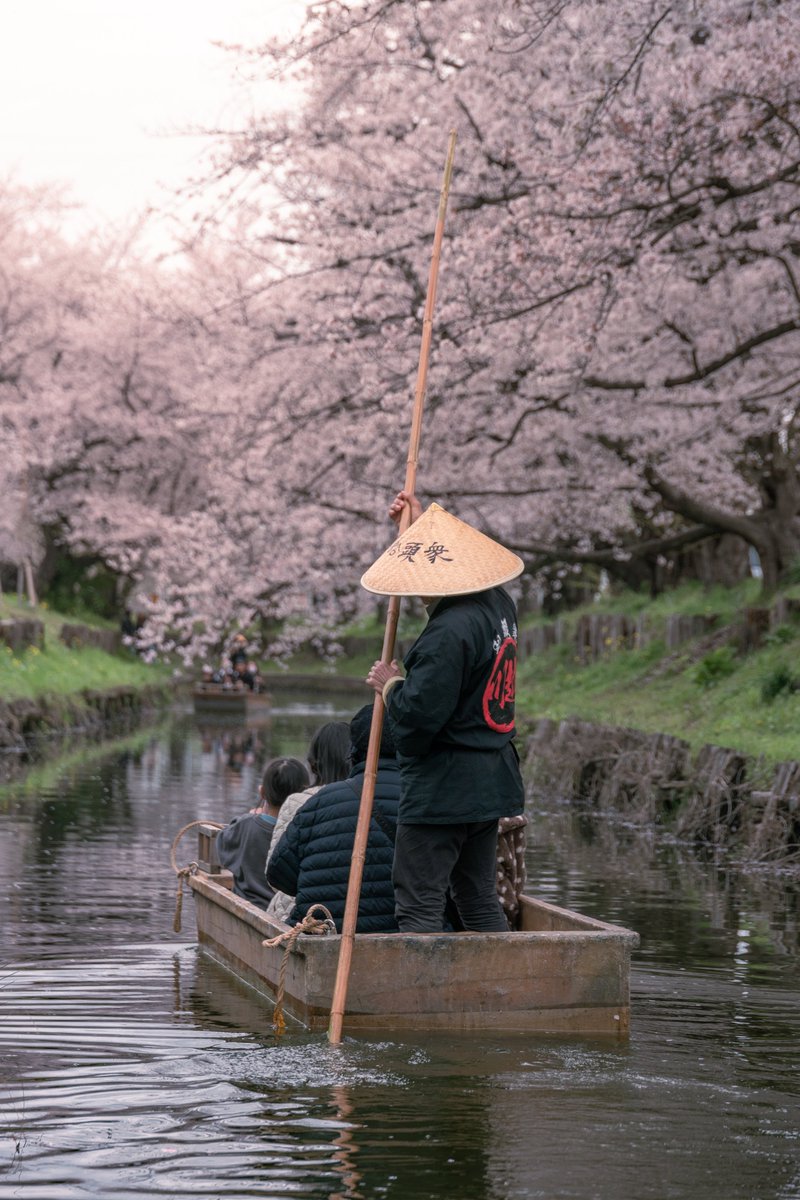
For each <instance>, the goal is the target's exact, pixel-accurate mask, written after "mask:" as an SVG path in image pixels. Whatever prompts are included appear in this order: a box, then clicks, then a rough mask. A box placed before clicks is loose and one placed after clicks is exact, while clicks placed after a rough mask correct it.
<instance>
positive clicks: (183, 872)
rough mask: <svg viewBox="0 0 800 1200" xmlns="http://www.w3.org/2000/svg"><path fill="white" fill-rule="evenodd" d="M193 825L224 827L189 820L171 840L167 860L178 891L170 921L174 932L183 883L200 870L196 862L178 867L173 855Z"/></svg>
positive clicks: (178, 924)
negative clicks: (172, 918)
mask: <svg viewBox="0 0 800 1200" xmlns="http://www.w3.org/2000/svg"><path fill="white" fill-rule="evenodd" d="M195 825H213V826H214V828H215V829H224V828H225V826H224V825H221V824H220V823H219V821H190V822H189V824H188V825H184V827H183V829H179V830H178V832H177V833H176V834H175V837H174V838H173V841H172V848H171V850H170V852H169V861H170V863H171V864H172V869H173V871H174V872H175V874H176V875H177V876H178V892H177V895H176V897H175V918H174V920H173V922H172V928H173V930H174V932H175V933H180V931H181V917H182V915H183V885H184V883H185V881H186V880H187V879H188V878H189V876H190V875H196V874H197V872H198V871H199V870H200V867H199V865H198V863H197V862H190V863H189V864H188V866H185V867H179V866H178V860H177V859H176V857H175V851H176V850H177V848H178V842H179V841H180V840H181V838H182V837H183V835H184V834H185V833H186V832H187V830H189V829H194V827H195Z"/></svg>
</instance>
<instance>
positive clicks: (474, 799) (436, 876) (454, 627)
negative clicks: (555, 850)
mask: <svg viewBox="0 0 800 1200" xmlns="http://www.w3.org/2000/svg"><path fill="white" fill-rule="evenodd" d="M406 505H409V507H410V510H411V519H412V524H411V525H410V526H409V528H408V529H407V530H406V531H405V533H403V534H401V535H400V536H399V537H398V538H397V539H396V540H395V542H394V543H393V544H392V545H391V546H390V547H389V548H388V550H386V551H385V552H384V553H383V554H382V555H381V557H380V558H379V559H378V560H377V561H376V562H375V563H374V564H373V565H372V567H370V569H369V570H368V571H367V572H366V573H365V574H364V576H363V578H362V580H361V582H362V585H363V586H364V587H365V588H366V589H367V590H368V591H372V592H376V593H378V594H379V595H389V596H391V595H398V596H420V597H421V598H422V600H423V603H424V604H425V606H426V608H427V610H428V624H427V626H426V627H425V629H424V630H423V632H422V633H421V634H420V636H419V637H418V638H417V640H416V642H415V643H414V645H413V646H412V647H411V649H410V650H409V652H408V654H407V655H406V657H405V660H404V665H405V670H406V674H405V677H404V676H403V674H402V673H401V671H400V669H399V667H398V664H397V663H396V662H392V663H391V664H387V663H383V662H376V663H374V664H373V666H372V667H371V669H370V671H369V674H368V675H367V683H368V684H369V685H370V686H371V687H373V688H374V689H375V691H376V692H377V693H378V694H379V695H381V696H382V697H383V701H384V704H385V706H386V722H387V724H388V725H389V727H390V729H391V731H392V735H393V738H394V742H395V745H396V746H397V751H398V757H399V763H400V770H401V774H402V780H403V787H402V796H401V800H400V810H399V815H398V828H397V843H396V848H395V860H394V872H393V878H394V886H395V896H396V902H397V922H398V925H399V927H400V929H401V930H402V931H403V932H409V933H411V932H414V933H435V932H440V931H442V930H443V929H444V928H446V917H445V906H446V903H447V895H448V891H449V892H450V895H451V897H452V899H453V901H454V903H455V905H456V908H457V909H458V914H459V916H460V919H461V922H462V924H463V926H464V927H465V929H468V930H478V931H491V932H501V931H507V930H508V921H507V920H506V917H505V915H504V912H503V909H502V907H501V905H500V902H499V900H498V895H497V887H496V870H497V835H498V822H499V820H500V819H501V818H503V817H515V816H518V815H519V814H521V813H522V810H523V807H524V800H525V794H524V788H523V783H522V776H521V773H520V769H519V756H518V754H517V751H516V748H515V746H514V741H513V739H514V734H515V725H514V698H515V677H516V655H517V614H516V608H515V606H514V603H513V601H512V599H511V597H510V596H509V595H508V593H507V592H506V591H505V590H504V589H503V587H502V586H501V585H502V584H503V583H506V582H508V581H509V580H511V579H514V578H515V577H516V576H517V575H519V574H520V573H521V572H522V570H523V563H522V560H521V559H520V558H518V557H517V555H516V554H512V553H511V551H509V550H506V549H505V548H504V547H503V546H500V545H499V544H498V543H497V542H495V541H492V539H490V538H487V537H485V536H484V534H482V533H479V532H478V530H476V529H473V528H472V527H471V526H470V525H467V524H465V523H464V522H463V521H459V520H458V519H457V518H456V517H453V516H452V515H451V514H450V513H448V512H446V511H445V510H444V509H443V508H440V507H439V505H438V504H433V505H431V506H430V508H428V509H427V511H426V512H425V513H424V514H423V513H422V509H421V506H420V504H419V501H418V500H417V498H416V496H414V495H412V494H409V493H406V492H400V493H398V495H397V496H396V497H395V499H394V500H393V502H392V504H391V507H390V509H389V515H390V517H391V518H392V520H393V521H395V522H396V523H398V524H399V522H400V517H401V514H402V512H403V509H404V507H405V506H406Z"/></svg>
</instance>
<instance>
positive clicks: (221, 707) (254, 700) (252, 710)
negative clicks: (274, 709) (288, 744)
mask: <svg viewBox="0 0 800 1200" xmlns="http://www.w3.org/2000/svg"><path fill="white" fill-rule="evenodd" d="M192 700H193V702H194V711H195V712H196V713H204V714H206V713H213V714H215V715H216V716H231V717H244V716H252V715H254V714H262V713H263V714H266V713H267V712H268V711H269V709H270V706H271V703H272V699H271V697H270V695H269V693H268V692H251V691H250V689H249V688H242V689H241V690H240V691H237V690H235V689H234V688H224V687H223V686H222V685H221V684H219V683H196V684H195V685H194V688H193V689H192Z"/></svg>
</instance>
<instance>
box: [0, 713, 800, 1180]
mask: <svg viewBox="0 0 800 1200" xmlns="http://www.w3.org/2000/svg"><path fill="white" fill-rule="evenodd" d="M334 711H335V710H334V708H333V707H332V706H328V707H327V708H325V707H320V708H319V709H318V710H302V709H294V710H275V711H274V712H273V714H272V717H271V720H270V723H269V724H267V725H263V726H261V727H258V728H252V729H249V730H246V729H243V728H237V727H235V726H229V727H227V728H226V727H200V726H198V725H197V724H196V723H195V721H194V718H193V717H191V716H188V715H187V716H184V717H182V718H180V719H178V720H176V722H175V723H174V724H172V725H171V726H170V727H168V728H164V729H161V730H158V731H156V732H153V733H151V734H146V735H143V737H141V738H140V739H139V740H138V741H137V742H136V744H134V745H132V746H131V745H128V746H122V747H119V746H118V747H116V748H113V749H109V750H105V751H103V750H101V749H98V748H95V749H94V750H93V751H92V752H91V754H89V753H88V752H87V753H85V754H83V755H82V756H78V757H76V758H74V759H72V760H70V761H69V762H68V763H66V764H64V765H63V767H62V768H61V769H59V770H56V769H50V770H49V771H47V772H38V773H37V774H36V775H34V776H32V777H31V778H30V779H29V780H28V781H27V782H26V781H22V782H21V783H20V784H18V785H15V787H14V788H12V789H5V790H4V791H3V792H0V936H1V937H2V951H1V958H0V1058H1V1059H2V1071H0V1200H8V1198H11V1197H14V1198H19V1200H68V1198H69V1200H71V1198H73V1197H102V1198H103V1200H145V1198H146V1200H150V1198H155V1197H167V1196H169V1197H176V1198H177V1200H203V1198H206V1197H214V1198H223V1197H224V1200H239V1198H244V1197H305V1198H308V1200H321V1198H323V1197H324V1198H330V1197H347V1198H352V1200H358V1198H359V1197H382V1198H383V1197H387V1198H392V1197H395V1198H403V1200H405V1198H409V1200H410V1198H411V1197H419V1198H421V1200H424V1198H426V1197H430V1198H436V1200H451V1198H452V1200H456V1198H458V1200H472V1198H475V1200H483V1198H486V1200H510V1198H512V1197H530V1198H534V1197H536V1198H542V1200H550V1198H554V1197H565V1198H566V1197H569V1198H575V1200H591V1198H595V1197H596V1198H598V1200H606V1198H609V1200H646V1198H649V1197H653V1198H657V1200H668V1198H672V1197H681V1198H695V1197H697V1198H703V1200H716V1198H719V1200H745V1198H748V1200H798V1198H800V956H799V949H800V945H799V944H800V927H799V922H798V917H799V913H800V903H799V902H798V892H797V889H796V888H794V889H793V888H792V887H790V886H789V885H788V884H786V883H781V882H780V881H775V880H773V881H769V880H768V879H766V878H758V877H745V876H742V875H737V874H736V873H734V872H730V871H726V870H725V869H723V868H721V867H719V866H717V867H714V866H708V865H700V864H698V863H697V862H696V861H695V860H694V859H693V858H692V857H691V855H689V854H688V853H687V852H686V851H685V850H684V849H683V848H681V847H679V846H674V845H673V846H670V845H656V844H654V843H653V842H652V841H650V840H649V839H647V838H643V837H642V836H641V835H640V834H637V833H636V832H635V831H632V830H627V829H625V828H624V827H618V828H613V827H611V826H610V825H609V824H608V823H603V822H597V821H589V820H587V819H585V818H579V817H576V816H574V815H571V814H570V813H568V812H565V811H564V810H561V809H559V808H558V807H557V806H556V807H553V808H551V809H549V810H545V809H543V808H542V806H539V809H538V811H535V812H534V814H533V819H532V828H531V845H530V848H529V856H528V861H529V874H530V890H532V891H534V892H536V893H537V894H538V895H540V896H542V897H544V898H545V899H548V900H552V901H554V902H556V903H559V904H566V905H568V906H570V907H574V908H579V909H582V910H584V911H585V912H587V913H590V914H592V915H595V916H598V917H601V918H603V919H606V920H611V921H615V922H619V923H622V924H624V925H628V926H631V927H633V928H635V929H637V930H638V931H639V932H640V934H641V938H642V944H641V949H640V950H639V951H638V952H637V954H636V955H635V963H634V971H633V979H632V990H633V1020H632V1032H631V1037H630V1040H629V1041H628V1042H626V1043H623V1044H616V1043H614V1042H610V1041H602V1040H594V1041H593V1040H586V1039H576V1038H563V1037H551V1038H546V1037H536V1036H530V1035H518V1036H500V1035H496V1034H491V1033H486V1034H480V1035H479V1036H473V1037H463V1036H461V1037H456V1036H438V1035H437V1036H430V1035H426V1036H422V1035H413V1036H406V1035H403V1036H402V1038H393V1037H392V1036H390V1035H387V1036H385V1037H371V1038H368V1037H361V1038H358V1039H357V1040H356V1039H348V1040H346V1041H345V1043H344V1044H343V1045H342V1046H340V1047H331V1046H329V1045H328V1044H327V1043H326V1041H325V1039H324V1037H322V1036H319V1035H314V1036H312V1035H309V1034H307V1033H303V1032H290V1033H288V1034H286V1035H284V1036H283V1037H281V1038H278V1037H276V1035H275V1034H274V1033H273V1031H272V1028H271V1020H270V1011H269V1006H268V1005H267V1004H266V1003H265V1002H264V1001H262V1000H260V999H259V998H258V997H257V996H255V995H254V994H253V993H251V992H250V991H249V990H248V989H246V988H244V987H242V986H241V985H238V984H237V983H236V982H235V981H232V980H231V979H230V978H228V977H227V976H226V975H225V974H224V973H223V972H222V971H220V969H219V968H217V967H215V966H214V965H212V964H209V963H207V962H205V961H204V960H203V959H202V958H201V957H199V956H198V953H197V949H196V946H195V944H194V942H193V935H194V930H193V915H194V914H193V908H192V905H193V902H192V900H191V899H187V901H186V903H185V905H184V928H183V932H182V933H181V934H178V935H176V934H174V933H173V930H172V922H173V916H174V909H175V881H174V876H173V875H172V872H171V870H170V867H169V849H170V844H171V841H172V838H173V836H174V834H175V833H176V832H177V830H178V829H180V828H181V826H183V825H184V824H185V823H187V822H188V821H190V820H193V819H195V818H198V817H204V818H210V819H217V820H227V819H229V818H230V817H232V816H234V815H235V814H237V813H239V812H242V811H243V810H245V809H246V808H247V807H249V805H250V803H251V802H252V799H253V797H254V794H255V789H256V786H257V782H258V775H259V769H260V767H261V765H262V764H263V762H264V761H265V760H266V759H268V758H269V757H271V756H273V755H275V754H279V753H280V754H285V753H289V754H298V755H302V754H303V751H304V750H305V747H306V746H307V743H308V738H309V736H310V734H311V732H312V731H313V730H314V729H315V728H316V727H317V725H318V724H320V723H321V722H322V721H324V720H329V719H331V718H332V716H333V715H334ZM337 715H340V714H337ZM341 715H346V714H341ZM192 848H193V847H192V844H191V842H189V844H188V845H186V847H185V853H181V852H179V859H180V861H188V860H189V858H190V857H191V851H192Z"/></svg>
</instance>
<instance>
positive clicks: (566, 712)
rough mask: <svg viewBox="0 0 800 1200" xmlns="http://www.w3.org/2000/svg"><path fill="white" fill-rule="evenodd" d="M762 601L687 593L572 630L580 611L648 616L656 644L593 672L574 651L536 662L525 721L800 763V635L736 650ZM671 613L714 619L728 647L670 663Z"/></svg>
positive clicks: (623, 603)
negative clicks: (599, 726)
mask: <svg viewBox="0 0 800 1200" xmlns="http://www.w3.org/2000/svg"><path fill="white" fill-rule="evenodd" d="M757 594H758V588H757V585H756V584H755V583H754V582H753V583H749V584H747V585H743V586H742V587H740V588H736V589H714V590H713V591H708V592H705V591H703V590H702V589H701V588H699V587H693V586H692V587H688V586H687V587H683V588H680V589H678V590H676V591H675V592H672V593H669V594H667V595H664V596H662V597H659V599H658V600H656V601H654V602H652V603H648V602H647V601H646V599H644V598H642V597H639V596H636V595H627V596H626V595H622V596H618V597H615V598H614V599H613V600H611V601H609V602H608V603H607V604H600V605H592V606H591V607H590V608H586V609H583V610H579V611H578V612H576V613H574V614H572V613H571V614H569V617H568V621H569V623H570V624H573V623H574V622H575V621H577V619H578V617H579V616H580V613H581V612H592V613H597V612H603V611H605V612H612V611H613V612H624V613H628V614H631V615H633V614H636V613H644V615H645V616H646V618H647V621H648V625H649V626H650V628H651V629H652V631H653V633H652V637H653V640H652V641H650V642H649V644H648V645H646V646H644V647H643V648H641V649H633V650H618V651H615V652H614V653H612V654H609V656H608V658H606V659H604V660H602V661H600V662H597V663H594V664H592V665H590V666H581V665H579V664H578V663H577V662H576V656H575V652H574V649H573V647H572V645H571V644H570V643H569V642H568V643H567V644H565V645H560V646H553V647H551V648H550V649H548V650H547V651H545V652H543V653H541V654H537V655H535V656H533V657H531V658H530V659H528V660H527V661H525V662H523V663H521V664H520V669H519V674H518V681H517V696H518V711H519V714H520V717H521V718H522V719H523V720H524V719H525V717H526V716H528V717H531V716H535V717H552V718H556V719H559V718H563V717H568V716H575V717H581V718H583V719H585V720H588V721H597V722H601V723H603V724H612V725H625V726H630V727H632V728H636V729H643V730H647V731H649V732H654V733H655V732H659V733H670V734H674V735H675V736H677V737H682V738H685V739H686V741H688V742H689V743H690V744H691V745H692V747H693V748H698V747H699V746H701V745H703V744H704V743H707V742H712V743H715V744H718V745H723V746H730V747H731V748H734V749H737V750H741V751H744V752H745V753H748V754H753V755H756V756H763V757H764V758H765V759H767V760H768V761H770V762H777V761H781V760H785V759H796V758H798V757H800V661H798V657H799V656H798V648H800V626H798V625H796V624H787V625H782V626H780V627H779V628H778V629H775V630H773V631H772V632H771V633H769V634H768V635H767V636H766V639H765V643H764V645H763V646H762V647H760V648H759V649H757V650H754V651H751V652H750V653H747V654H741V653H739V652H737V650H736V648H735V645H734V644H733V636H734V635H733V624H734V622H735V621H736V619H737V617H738V615H739V614H740V613H741V611H742V609H743V608H744V606H745V605H746V604H752V603H755V602H756V601H757ZM788 594H790V595H793V596H797V595H798V589H797V588H796V587H795V588H793V589H792V591H791V592H790V593H788ZM672 614H682V615H692V614H698V615H701V614H702V615H705V616H710V615H711V614H717V615H718V618H719V620H718V622H717V627H718V629H719V630H725V629H726V628H727V629H728V630H729V631H730V634H729V638H730V640H728V641H725V636H724V634H720V635H719V637H718V638H717V640H718V641H719V640H720V639H721V640H722V644H721V645H715V646H714V647H713V648H709V647H708V645H707V643H706V642H705V640H704V639H695V640H694V641H690V642H687V643H685V644H684V645H682V646H681V647H680V648H679V649H678V650H676V651H673V652H672V653H669V654H668V653H667V652H666V649H665V642H664V637H663V631H664V630H665V628H666V621H667V619H668V617H669V616H670V615H672ZM660 633H661V634H662V636H659V634H660ZM795 686H796V687H797V688H798V690H796V691H795V690H793V688H794V687H795Z"/></svg>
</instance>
